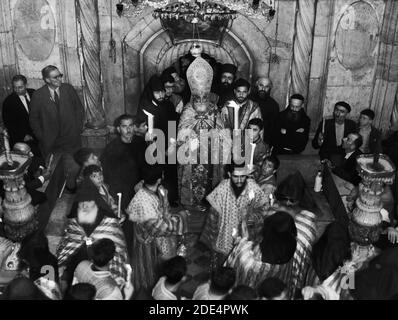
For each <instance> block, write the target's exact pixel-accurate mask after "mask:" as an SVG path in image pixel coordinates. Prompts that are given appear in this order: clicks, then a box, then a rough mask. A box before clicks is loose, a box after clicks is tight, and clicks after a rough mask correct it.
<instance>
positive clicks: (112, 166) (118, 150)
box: [101, 136, 141, 210]
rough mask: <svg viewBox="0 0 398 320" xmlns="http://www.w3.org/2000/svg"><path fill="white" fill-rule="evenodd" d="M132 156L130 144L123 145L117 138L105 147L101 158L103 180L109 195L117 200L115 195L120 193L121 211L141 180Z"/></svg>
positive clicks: (119, 138) (132, 151)
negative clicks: (107, 187) (107, 186)
mask: <svg viewBox="0 0 398 320" xmlns="http://www.w3.org/2000/svg"><path fill="white" fill-rule="evenodd" d="M134 154H135V152H134V150H133V148H132V146H131V142H130V143H125V142H123V141H122V139H121V137H120V136H118V137H117V138H115V139H114V140H113V141H111V142H110V143H109V144H108V145H107V146H106V147H105V149H104V151H103V153H102V156H101V163H102V168H103V172H104V180H105V182H106V183H107V184H108V185H109V191H110V193H111V195H112V196H113V197H114V198H115V199H117V194H118V193H122V201H121V208H122V210H124V209H125V208H126V207H127V206H128V204H129V202H130V200H131V199H132V198H133V196H134V187H135V185H136V184H137V183H138V182H140V179H141V177H140V174H139V167H138V165H137V163H136V160H135V156H134Z"/></svg>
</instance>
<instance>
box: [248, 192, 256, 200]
mask: <svg viewBox="0 0 398 320" xmlns="http://www.w3.org/2000/svg"><path fill="white" fill-rule="evenodd" d="M254 197H255V194H254V191H253V190H250V191H249V200H253V199H254Z"/></svg>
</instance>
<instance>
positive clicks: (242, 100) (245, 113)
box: [221, 78, 263, 130]
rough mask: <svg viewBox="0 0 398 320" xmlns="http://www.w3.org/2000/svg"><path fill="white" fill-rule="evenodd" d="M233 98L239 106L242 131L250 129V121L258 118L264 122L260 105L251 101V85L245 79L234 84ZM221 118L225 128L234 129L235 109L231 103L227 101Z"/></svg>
mask: <svg viewBox="0 0 398 320" xmlns="http://www.w3.org/2000/svg"><path fill="white" fill-rule="evenodd" d="M233 93H234V95H233V98H232V99H230V100H231V101H234V102H235V103H236V104H238V105H239V121H238V125H239V128H238V129H241V130H245V129H248V128H249V121H250V120H251V119H255V118H258V119H260V120H262V119H263V118H262V117H261V111H260V108H259V106H258V104H257V103H256V102H254V101H252V100H250V99H249V94H250V83H249V82H247V81H246V80H245V79H242V78H240V79H238V80H236V81H235V82H234V84H233ZM221 118H222V119H223V121H224V124H225V127H226V128H228V129H231V130H232V129H235V128H234V120H235V119H234V109H233V108H231V107H230V101H226V102H225V104H224V107H223V108H222V110H221Z"/></svg>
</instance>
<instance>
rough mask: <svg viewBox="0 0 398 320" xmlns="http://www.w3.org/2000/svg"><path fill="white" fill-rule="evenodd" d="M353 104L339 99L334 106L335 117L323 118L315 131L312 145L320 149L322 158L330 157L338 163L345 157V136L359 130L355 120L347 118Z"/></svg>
mask: <svg viewBox="0 0 398 320" xmlns="http://www.w3.org/2000/svg"><path fill="white" fill-rule="evenodd" d="M350 112H351V106H350V105H349V104H348V103H347V102H344V101H339V102H337V103H336V104H335V106H334V111H333V119H322V121H321V122H320V123H319V125H318V129H317V131H316V133H315V136H314V140H312V146H313V147H314V149H319V156H320V158H321V160H323V159H329V160H330V161H332V162H333V163H335V164H336V165H338V164H339V163H341V161H342V158H343V157H344V149H343V138H344V137H346V136H348V135H349V134H350V133H354V132H356V131H357V128H356V124H355V122H354V121H352V120H349V119H347V115H348V114H349V113H350Z"/></svg>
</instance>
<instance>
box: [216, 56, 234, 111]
mask: <svg viewBox="0 0 398 320" xmlns="http://www.w3.org/2000/svg"><path fill="white" fill-rule="evenodd" d="M237 69H238V68H237V67H236V66H234V65H233V64H230V63H225V64H223V65H222V66H221V68H220V78H219V79H217V80H216V82H215V83H214V84H213V87H212V92H213V93H215V94H217V95H218V102H217V105H218V107H219V108H222V107H223V106H224V104H225V102H227V101H228V100H232V99H233V98H234V89H233V88H232V83H233V82H234V80H235V75H236V71H237Z"/></svg>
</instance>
